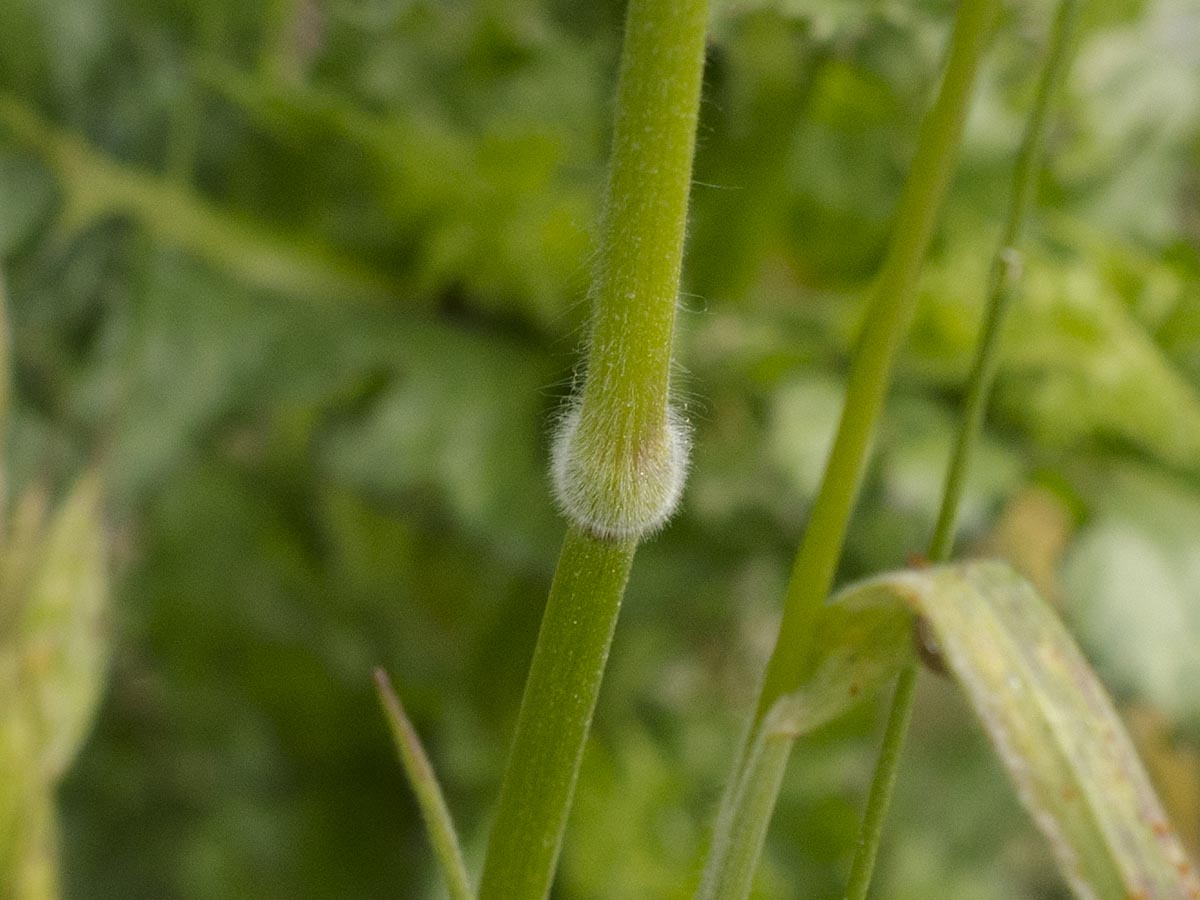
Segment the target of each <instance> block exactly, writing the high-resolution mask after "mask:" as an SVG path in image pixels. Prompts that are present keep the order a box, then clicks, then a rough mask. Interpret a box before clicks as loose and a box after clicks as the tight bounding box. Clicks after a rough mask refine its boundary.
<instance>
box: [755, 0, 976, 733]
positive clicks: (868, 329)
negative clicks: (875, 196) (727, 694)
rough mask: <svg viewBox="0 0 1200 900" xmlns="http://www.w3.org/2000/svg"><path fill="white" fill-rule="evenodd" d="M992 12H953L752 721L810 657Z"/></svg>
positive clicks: (968, 4) (970, 5) (964, 0)
mask: <svg viewBox="0 0 1200 900" xmlns="http://www.w3.org/2000/svg"><path fill="white" fill-rule="evenodd" d="M996 8H997V2H996V0H961V2H960V3H959V7H958V16H957V19H956V21H955V25H954V35H953V38H952V44H951V48H950V58H949V61H948V63H947V65H946V72H945V75H944V77H943V79H942V86H941V90H940V92H939V94H938V97H937V100H936V102H935V103H934V105H933V108H932V109H931V110H930V112H929V114H928V115H927V116H926V117H925V121H924V122H923V123H922V125H921V131H920V135H919V139H918V145H917V155H916V157H915V159H914V160H913V165H912V170H911V171H910V173H909V177H908V181H907V182H906V184H905V186H904V192H903V194H902V195H901V198H900V207H899V210H898V212H897V215H896V220H895V224H894V226H893V231H892V241H891V245H890V246H889V248H888V254H887V258H886V259H885V261H884V264H883V269H882V271H881V273H880V276H879V281H878V283H877V285H876V289H875V294H874V297H873V298H872V300H871V303H870V306H869V307H868V310H867V318H866V322H865V323H864V326H863V331H862V335H861V337H860V338H859V346H858V350H857V352H856V353H855V356H854V361H853V363H852V364H851V367H850V377H849V381H848V384H847V389H846V403H845V406H844V408H843V411H842V418H841V422H840V423H839V425H838V431H837V437H836V439H835V441H834V445H833V450H832V452H831V453H830V456H829V462H828V464H827V466H826V469H825V475H824V479H823V480H822V482H821V489H820V491H819V493H818V494H817V499H816V501H815V503H814V505H813V511H812V515H811V517H810V518H809V522H808V527H807V529H806V530H805V533H804V540H803V542H802V544H801V546H800V552H799V553H798V554H797V557H796V562H795V565H794V566H793V569H792V577H791V581H790V583H789V585H788V591H787V597H786V599H785V605H784V611H783V621H782V623H781V624H780V628H779V637H778V639H777V641H776V644H775V650H774V653H773V654H772V655H771V659H770V661H769V662H768V664H767V672H766V678H765V680H764V683H763V688H762V693H761V694H760V696H759V704H758V714H757V717H756V718H761V717H762V715H763V714H764V713H765V712H766V711H767V710H768V709H769V708H770V707H771V705H772V704H773V703H774V702H775V700H777V699H778V698H779V697H780V696H782V695H783V694H786V693H788V692H789V691H791V690H792V689H794V688H795V687H796V685H797V683H798V679H799V678H800V677H801V673H802V671H803V668H804V665H805V663H806V660H807V658H808V655H809V653H810V650H811V646H810V643H811V634H812V621H813V618H814V616H815V615H816V613H817V611H818V610H819V609H820V605H821V603H823V602H824V600H825V598H826V596H828V594H829V590H830V587H831V586H832V584H833V578H834V575H835V572H836V569H837V563H838V560H839V558H840V557H841V552H842V545H843V543H844V541H845V536H846V526H847V523H848V521H849V518H850V513H851V510H852V509H853V507H854V503H855V500H856V499H857V497H858V491H859V488H860V486H861V484H862V479H863V473H864V472H865V470H866V465H867V458H868V455H869V452H870V448H871V443H872V440H873V438H874V435H875V428H876V425H877V423H878V420H879V415H880V412H881V411H882V408H883V402H884V398H885V397H886V395H887V390H888V387H889V385H890V383H891V377H892V369H893V366H894V363H895V358H896V353H897V351H898V349H899V347H900V344H901V342H902V341H903V339H904V337H905V335H906V334H907V332H908V326H909V323H910V322H911V320H912V315H913V309H914V308H915V306H916V299H917V278H918V276H919V274H920V271H921V265H922V263H923V262H924V260H925V254H926V251H927V250H928V247H929V241H930V238H931V236H932V234H933V229H934V225H935V223H936V222H937V218H938V214H939V213H940V211H941V208H942V201H943V199H944V198H945V195H946V189H947V186H948V185H949V183H950V178H951V175H952V174H953V172H954V163H955V160H956V158H957V154H958V146H959V143H960V141H961V139H962V132H963V126H964V123H965V121H966V117H967V110H968V107H969V105H970V97H971V88H972V86H973V85H974V83H975V74H976V71H977V69H978V67H979V60H980V58H981V57H982V55H983V50H984V46H985V45H986V43H987V38H988V35H989V34H990V32H991V25H992V20H993V18H994V16H995V13H996Z"/></svg>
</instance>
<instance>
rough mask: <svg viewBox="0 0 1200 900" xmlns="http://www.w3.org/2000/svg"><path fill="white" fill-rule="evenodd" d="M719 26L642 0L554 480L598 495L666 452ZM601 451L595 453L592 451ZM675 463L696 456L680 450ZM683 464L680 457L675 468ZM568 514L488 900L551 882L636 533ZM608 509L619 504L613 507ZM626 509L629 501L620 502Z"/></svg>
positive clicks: (486, 884) (624, 68)
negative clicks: (687, 251) (566, 451)
mask: <svg viewBox="0 0 1200 900" xmlns="http://www.w3.org/2000/svg"><path fill="white" fill-rule="evenodd" d="M707 25H708V7H707V0H631V2H630V4H629V7H628V11H627V14H626V24H625V43H624V49H623V51H622V57H621V73H620V79H619V83H618V87H617V103H616V115H615V123H614V132H613V151H612V164H611V171H610V175H609V182H608V194H607V198H606V206H605V220H604V225H603V229H602V236H601V244H600V253H599V258H598V261H597V271H596V279H595V282H594V285H593V291H592V299H593V319H592V328H591V335H590V338H591V340H590V347H589V354H588V365H587V378H586V381H585V384H584V388H583V395H582V399H581V400H580V405H579V409H578V414H579V425H578V429H579V432H580V433H584V432H587V436H586V437H587V441H586V442H585V444H584V445H583V446H584V447H585V449H589V448H590V450H591V451H592V452H593V457H594V458H593V457H589V456H588V454H587V453H584V454H582V455H581V456H580V458H579V459H580V460H582V463H581V464H580V465H574V466H572V467H570V471H569V472H568V475H567V477H568V478H569V479H581V480H582V482H583V483H577V482H572V483H569V484H567V485H559V488H560V492H562V493H564V494H566V495H571V496H590V497H600V498H601V499H602V500H603V499H604V498H606V497H608V496H610V494H608V493H607V491H608V487H609V484H610V479H611V477H612V476H613V474H614V473H618V474H619V473H625V475H627V476H628V480H627V481H626V482H624V483H622V485H621V486H622V487H623V488H627V489H628V490H625V491H624V493H621V492H617V494H616V496H617V497H618V499H620V498H621V497H623V496H624V497H628V496H634V495H636V494H637V493H638V491H640V490H641V489H642V485H641V483H640V482H641V481H642V480H643V477H644V471H645V470H646V469H647V468H648V467H649V466H650V464H651V463H653V462H654V460H653V459H652V457H653V456H654V455H655V453H660V452H661V451H665V450H666V443H665V436H667V429H668V421H667V419H668V406H667V400H668V393H669V379H670V365H671V339H672V331H673V327H674V321H675V304H676V299H677V296H678V293H679V277H680V269H681V266H682V259H683V243H684V232H685V226H686V220H687V203H688V193H689V190H690V187H691V170H692V158H693V155H694V152H695V132H696V120H697V117H698V115H699V107H700V87H701V77H702V74H703V67H704V39H705V32H706V30H707ZM593 461H595V462H596V465H591V463H592V462H593ZM672 461H673V462H675V463H677V464H678V465H679V466H681V467H682V466H683V465H685V460H684V459H682V458H677V459H673V460H669V461H668V464H669V463H670V462H672ZM679 474H680V476H682V471H680V472H679ZM566 512H567V513H568V515H569V516H570V517H571V518H572V524H571V525H570V526H569V529H568V532H567V536H566V539H565V541H564V543H563V549H562V555H561V556H560V558H559V563H558V569H557V571H556V573H555V576H554V583H553V585H552V587H551V589H550V599H549V601H548V603H547V607H546V612H545V617H544V619H543V621H542V628H541V631H540V633H539V635H538V642H537V648H536V649H535V651H534V657H533V664H532V666H531V668H530V672H529V680H528V682H527V684H526V687H525V696H524V699H523V701H522V704H521V712H520V715H519V717H518V722H517V732H516V737H515V738H514V742H513V748H512V754H511V756H510V759H509V766H508V771H507V772H506V774H505V777H504V783H503V785H502V787H501V792H500V800H499V806H498V810H497V814H496V819H495V822H494V824H493V827H492V833H491V839H490V841H489V843H488V848H487V856H486V859H485V861H484V868H483V877H482V881H481V883H480V889H479V896H480V900H543V898H545V897H546V896H547V895H548V894H549V891H550V886H551V883H552V881H553V878H554V870H555V866H556V864H557V860H558V854H559V849H560V847H561V845H562V839H563V833H564V830H565V828H566V823H567V817H568V813H569V811H570V806H571V798H572V794H573V792H574V787H575V781H576V778H577V776H578V773H579V764H580V761H581V759H582V756H583V748H584V743H585V741H586V739H587V734H588V729H589V727H590V724H591V719H592V714H593V712H594V710H595V705H596V698H597V696H598V694H599V690H600V682H601V679H602V678H603V674H604V665H605V661H606V659H607V657H608V650H609V646H610V644H611V641H612V635H613V631H614V629H615V627H616V621H617V614H618V612H619V610H620V606H621V599H622V595H623V593H624V590H625V583H626V580H627V579H628V576H629V570H630V567H631V565H632V562H633V555H634V551H635V549H636V547H637V543H638V539H639V537H640V536H641V534H640V532H630V533H628V534H623V535H622V536H620V537H613V536H609V537H600V536H598V533H597V532H596V531H594V530H589V528H588V526H587V518H586V516H582V517H581V516H571V512H572V511H571V510H570V509H567V510H566ZM605 512H614V510H607V511H605ZM615 512H616V513H617V514H619V513H621V512H622V511H621V510H619V509H618V510H615Z"/></svg>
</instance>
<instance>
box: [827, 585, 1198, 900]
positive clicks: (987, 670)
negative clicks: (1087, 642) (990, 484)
mask: <svg viewBox="0 0 1200 900" xmlns="http://www.w3.org/2000/svg"><path fill="white" fill-rule="evenodd" d="M887 596H891V597H893V598H896V599H899V600H902V601H903V602H904V603H905V604H906V605H907V606H909V607H910V608H911V609H913V610H914V611H915V612H917V613H918V614H920V615H921V616H922V617H923V618H924V620H925V621H926V622H927V623H928V625H929V630H930V631H931V633H932V635H933V636H934V638H935V639H936V641H937V643H938V646H939V648H940V650H941V653H942V655H943V656H944V658H945V661H946V664H947V667H948V668H949V670H950V671H951V672H952V674H953V675H954V676H955V677H956V678H957V679H958V681H959V682H960V683H961V684H962V686H963V688H964V689H965V690H966V692H967V694H968V696H969V698H970V700H971V703H972V705H973V706H974V708H975V711H976V713H977V714H978V715H979V718H980V720H981V721H982V723H983V725H984V727H985V729H986V730H987V732H988V735H989V736H990V737H991V740H992V743H993V744H994V745H995V746H996V748H997V750H998V752H999V754H1000V757H1001V759H1002V760H1003V762H1004V765H1005V767H1006V768H1007V769H1008V772H1009V775H1010V777H1011V778H1012V780H1013V781H1014V783H1015V784H1016V786H1017V790H1018V793H1019V794H1020V797H1021V800H1022V802H1023V803H1024V805H1025V807H1026V808H1027V809H1028V810H1029V812H1030V813H1031V815H1032V816H1033V818H1034V821H1035V822H1036V823H1037V825H1038V827H1039V828H1040V829H1041V830H1042V832H1043V833H1044V834H1045V835H1046V837H1047V838H1048V839H1049V841H1050V843H1051V845H1052V847H1053V849H1054V852H1055V855H1056V857H1057V859H1058V862H1059V865H1060V867H1061V868H1062V870H1063V872H1064V874H1065V875H1066V877H1067V879H1068V881H1069V882H1070V884H1071V887H1072V888H1073V890H1074V891H1075V893H1076V894H1077V895H1078V896H1079V897H1081V898H1083V900H1200V879H1198V878H1197V875H1196V871H1195V868H1194V867H1193V865H1192V864H1191V862H1190V861H1189V860H1188V858H1187V855H1186V853H1185V852H1184V850H1183V847H1182V845H1181V844H1180V842H1179V839H1178V838H1177V837H1176V836H1175V833H1174V831H1173V829H1172V828H1171V826H1170V824H1169V823H1168V821H1167V817H1166V814H1165V813H1164V812H1163V809H1162V805H1161V803H1160V802H1159V800H1158V797H1157V796H1156V795H1155V793H1154V789H1153V788H1152V787H1151V785H1150V781H1149V778H1148V777H1147V776H1146V773H1145V770H1144V769H1143V768H1142V764H1141V762H1140V761H1139V759H1138V757H1137V754H1136V753H1135V751H1134V749H1133V745H1132V743H1131V742H1130V740H1129V738H1128V736H1127V735H1126V733H1125V730H1124V728H1123V726H1122V724H1121V721H1120V719H1119V717H1118V716H1117V713H1116V710H1115V709H1114V708H1113V705H1112V701H1111V700H1109V698H1108V695H1107V694H1106V692H1105V691H1104V688H1103V686H1102V685H1101V684H1100V682H1099V680H1098V679H1097V678H1096V676H1095V674H1094V673H1093V672H1092V670H1091V668H1090V667H1089V666H1088V664H1087V661H1086V660H1085V659H1084V657H1083V655H1082V653H1080V651H1079V648H1078V647H1077V646H1076V645H1075V642H1074V640H1073V639H1072V638H1071V636H1070V634H1069V633H1068V632H1067V630H1066V628H1065V627H1064V626H1063V624H1062V622H1060V621H1059V619H1058V617H1057V616H1056V615H1055V614H1054V612H1053V611H1052V609H1051V608H1050V606H1049V605H1048V604H1047V603H1046V602H1045V601H1043V600H1042V599H1041V598H1040V597H1039V596H1038V594H1037V592H1036V591H1035V590H1034V589H1033V587H1032V586H1030V585H1029V583H1028V582H1026V581H1025V580H1024V579H1022V578H1021V577H1020V576H1019V575H1017V574H1016V572H1014V571H1013V570H1012V568H1011V567H1009V566H1008V565H1005V564H1003V563H999V562H971V563H964V564H960V565H951V566H940V567H936V568H930V569H924V570H920V571H906V572H898V573H893V574H889V575H884V576H881V577H879V578H875V579H871V580H869V581H867V582H863V583H860V584H859V585H856V586H853V587H851V588H849V589H848V590H847V591H845V592H843V593H842V594H841V595H840V596H839V597H838V598H835V599H837V600H839V601H840V602H842V603H844V602H853V603H855V604H860V605H861V604H863V603H864V602H866V601H867V600H868V599H869V598H871V597H875V598H877V599H879V600H882V599H883V598H884V597H887Z"/></svg>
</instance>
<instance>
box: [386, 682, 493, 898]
mask: <svg viewBox="0 0 1200 900" xmlns="http://www.w3.org/2000/svg"><path fill="white" fill-rule="evenodd" d="M375 687H376V688H377V690H378V691H379V702H380V705H381V706H382V707H383V714H384V715H385V716H386V717H387V720H388V725H389V726H390V727H391V730H392V738H393V739H394V740H395V742H396V750H397V751H398V752H399V754H400V762H401V763H402V764H403V766H404V772H405V774H406V775H407V776H408V781H409V784H411V785H412V788H413V793H415V794H416V795H417V804H418V805H419V806H420V807H421V816H422V817H423V818H424V819H425V828H426V831H427V832H428V834H429V840H430V843H432V844H433V850H434V853H436V854H437V858H438V862H439V863H440V864H441V867H442V874H443V875H444V876H445V878H446V885H447V887H448V888H449V890H450V898H451V900H472V898H473V897H474V893H473V892H472V890H471V882H470V879H469V878H468V876H467V867H466V864H465V863H464V862H463V857H462V850H461V849H460V846H459V841H458V834H457V832H456V831H455V830H454V822H453V820H452V819H451V818H450V810H449V808H448V807H447V806H446V798H445V797H444V796H442V789H441V787H440V786H439V785H438V781H437V776H436V775H434V772H433V766H432V765H430V762H429V757H428V756H426V754H425V748H424V747H422V746H421V739H420V738H419V737H417V732H416V730H415V729H414V728H413V726H412V722H410V721H409V719H408V716H407V715H406V714H405V712H404V706H403V704H401V702H400V697H399V696H398V695H397V694H396V691H395V689H394V688H393V687H392V683H391V680H390V679H389V678H388V676H387V673H386V672H384V671H383V669H376V670H375Z"/></svg>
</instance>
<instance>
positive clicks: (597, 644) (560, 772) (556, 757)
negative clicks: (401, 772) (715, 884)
mask: <svg viewBox="0 0 1200 900" xmlns="http://www.w3.org/2000/svg"><path fill="white" fill-rule="evenodd" d="M636 546H637V544H636V542H635V541H633V540H630V541H622V542H616V541H607V540H600V539H598V538H594V537H592V536H590V535H588V534H585V533H584V532H582V531H581V530H579V529H577V528H574V527H572V528H571V529H570V530H569V531H568V532H567V537H566V540H565V541H564V543H563V549H562V555H561V556H560V557H559V561H558V570H557V571H556V572H555V574H554V583H553V585H552V586H551V588H550V599H549V601H548V602H547V605H546V613H545V616H544V618H543V619H542V628H541V633H540V634H539V635H538V642H537V649H536V650H535V651H534V656H533V664H532V666H531V668H530V671H529V681H528V683H527V685H526V688H525V697H524V700H523V702H522V703H521V713H520V717H519V719H518V722H517V736H516V739H515V741H514V743H513V749H512V756H511V758H510V762H509V768H508V772H507V774H506V775H505V777H504V784H503V787H502V788H501V791H500V804H499V811H498V813H497V815H496V821H495V824H494V825H493V827H492V837H491V841H490V843H489V844H488V851H487V860H486V862H485V864H484V870H483V880H482V882H481V884H480V889H479V895H480V898H481V900H525V898H542V897H545V896H546V894H547V893H548V892H549V890H550V883H551V881H552V880H553V876H554V866H555V862H556V861H557V858H558V851H559V847H560V845H561V843H562V836H563V831H564V829H565V826H566V819H567V813H568V810H569V808H570V803H571V794H572V792H573V791H574V788H575V779H576V776H577V775H578V772H579V762H580V759H581V757H582V755H583V746H584V742H585V740H586V738H587V733H588V727H589V725H590V724H591V718H592V711H593V709H594V708H595V705H596V697H597V695H598V694H599V692H600V681H601V679H602V678H603V675H604V664H605V661H606V660H607V658H608V648H609V645H610V643H611V641H612V635H613V630H614V629H615V628H616V624H617V613H618V612H619V610H620V607H621V597H622V594H623V593H624V591H625V582H626V580H627V579H628V577H629V569H630V566H631V565H632V563H633V554H634V549H635V548H636Z"/></svg>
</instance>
